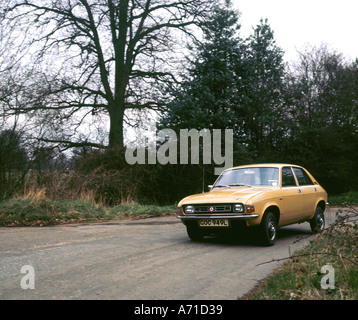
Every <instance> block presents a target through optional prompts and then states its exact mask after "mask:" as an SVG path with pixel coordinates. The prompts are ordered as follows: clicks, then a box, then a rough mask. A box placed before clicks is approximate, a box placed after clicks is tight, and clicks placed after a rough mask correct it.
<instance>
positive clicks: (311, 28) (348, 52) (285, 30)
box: [232, 0, 358, 61]
mask: <svg viewBox="0 0 358 320" xmlns="http://www.w3.org/2000/svg"><path fill="white" fill-rule="evenodd" d="M232 2H233V4H234V7H235V8H236V9H238V10H239V11H240V12H241V17H240V23H241V35H242V36H245V37H246V36H248V35H249V34H250V33H251V31H252V27H253V26H256V25H257V24H258V23H259V21H260V18H267V19H268V23H269V25H270V26H271V28H272V29H273V31H274V37H275V39H276V43H277V44H278V46H280V47H281V48H282V49H283V50H284V51H285V60H286V61H292V60H296V55H297V53H296V52H297V50H298V51H302V49H303V48H304V45H305V44H310V45H315V46H320V45H321V44H322V43H326V44H327V45H328V47H329V48H331V49H334V50H337V51H338V52H341V53H343V54H344V56H345V57H346V58H348V59H349V60H355V58H357V57H358V0H232ZM296 49H297V50H296Z"/></svg>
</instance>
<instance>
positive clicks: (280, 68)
mask: <svg viewBox="0 0 358 320" xmlns="http://www.w3.org/2000/svg"><path fill="white" fill-rule="evenodd" d="M239 67H240V68H241V69H240V71H239V72H240V73H241V78H240V96H241V106H242V108H243V110H244V115H245V116H244V128H243V130H244V136H245V138H246V143H247V144H248V145H250V149H251V150H253V151H254V152H255V157H258V158H270V157H271V155H270V154H273V153H274V152H275V150H274V149H275V146H276V145H277V139H278V138H279V137H282V134H283V131H284V129H285V125H284V123H282V122H281V121H280V119H283V118H284V111H285V110H284V92H285V84H284V75H285V65H284V62H283V51H282V50H281V49H280V48H279V47H278V46H277V45H276V42H275V39H274V34H273V31H272V29H271V27H270V26H269V24H268V22H267V19H266V20H265V21H264V20H262V19H261V21H260V24H259V25H257V26H256V28H254V30H253V33H252V35H251V36H250V37H249V38H248V40H247V42H246V50H245V60H244V63H242V64H240V65H239Z"/></svg>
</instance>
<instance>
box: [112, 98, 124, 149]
mask: <svg viewBox="0 0 358 320" xmlns="http://www.w3.org/2000/svg"><path fill="white" fill-rule="evenodd" d="M123 116H124V101H123V103H119V104H116V105H113V106H111V107H110V109H109V119H110V128H109V147H119V148H122V147H123V145H124V144H123V137H124V135H123Z"/></svg>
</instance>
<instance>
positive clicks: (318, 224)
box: [310, 207, 325, 233]
mask: <svg viewBox="0 0 358 320" xmlns="http://www.w3.org/2000/svg"><path fill="white" fill-rule="evenodd" d="M310 226H311V230H312V232H314V233H319V232H322V231H323V229H324V226H325V220H324V214H323V209H322V208H321V207H317V209H316V212H315V215H314V217H313V218H312V219H311V220H310Z"/></svg>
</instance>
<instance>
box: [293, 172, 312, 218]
mask: <svg viewBox="0 0 358 320" xmlns="http://www.w3.org/2000/svg"><path fill="white" fill-rule="evenodd" d="M292 169H293V172H294V174H295V176H296V178H297V182H298V185H299V188H300V190H301V192H302V195H303V202H302V215H303V218H307V217H309V216H311V215H312V214H314V212H315V210H316V203H317V186H315V185H314V184H313V182H312V180H311V178H310V177H309V176H308V174H307V173H306V172H305V171H304V169H302V168H297V167H293V168H292Z"/></svg>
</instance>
